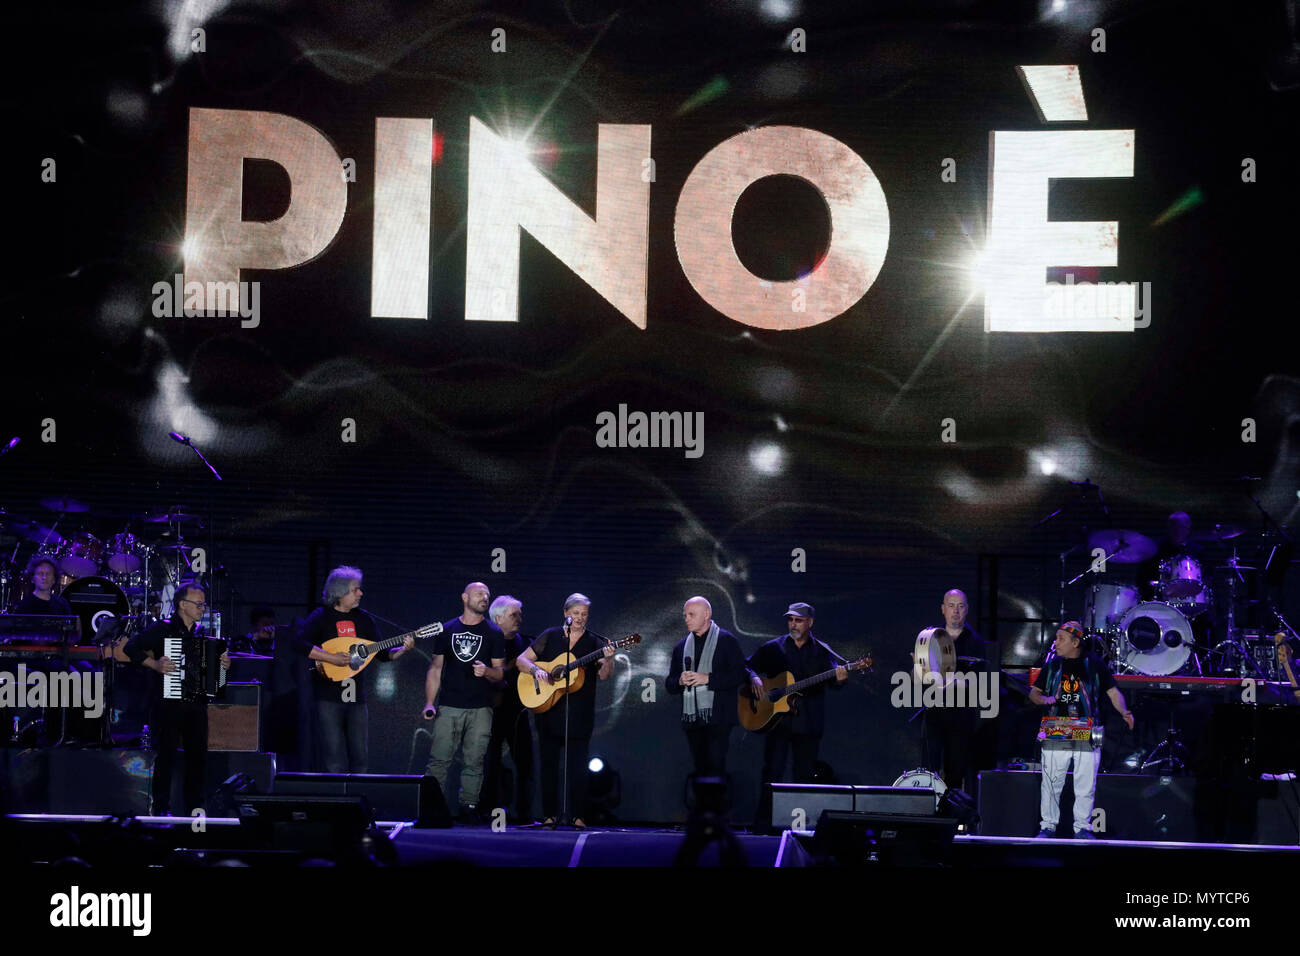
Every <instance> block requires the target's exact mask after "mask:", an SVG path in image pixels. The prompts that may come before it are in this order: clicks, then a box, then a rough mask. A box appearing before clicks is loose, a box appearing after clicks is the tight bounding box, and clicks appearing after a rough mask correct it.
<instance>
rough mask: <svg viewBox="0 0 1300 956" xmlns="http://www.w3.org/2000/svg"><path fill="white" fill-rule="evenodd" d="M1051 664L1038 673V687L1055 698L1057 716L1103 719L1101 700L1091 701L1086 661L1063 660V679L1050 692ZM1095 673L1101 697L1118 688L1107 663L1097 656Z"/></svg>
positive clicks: (1094, 661)
mask: <svg viewBox="0 0 1300 956" xmlns="http://www.w3.org/2000/svg"><path fill="white" fill-rule="evenodd" d="M1050 667H1051V665H1050V664H1049V665H1048V666H1046V667H1044V668H1043V669H1042V670H1041V671H1039V672H1038V677H1037V678H1036V679H1035V680H1034V686H1035V687H1037V688H1038V689H1039V690H1040V691H1042V693H1044V694H1046V695H1047V696H1048V697H1055V698H1056V704H1055V705H1053V706H1052V707H1051V708H1050V712H1051V715H1052V716H1053V717H1087V716H1088V715H1093V716H1094V717H1100V716H1101V712H1100V707H1099V706H1098V705H1099V701H1096V700H1093V701H1089V700H1088V699H1087V695H1088V686H1087V680H1086V679H1085V678H1086V671H1085V668H1084V658H1083V657H1074V658H1063V659H1062V660H1061V679H1060V680H1059V681H1058V682H1057V686H1056V687H1054V688H1052V689H1050V690H1049V689H1048V687H1047V672H1048V670H1049V669H1050ZM1092 672H1093V673H1094V674H1096V675H1097V696H1098V697H1101V696H1103V695H1104V694H1105V693H1106V692H1107V691H1108V690H1110V689H1111V688H1112V687H1114V686H1115V678H1114V676H1113V675H1112V674H1111V672H1110V668H1109V667H1107V666H1106V663H1105V662H1104V661H1102V660H1100V659H1099V658H1097V657H1093V658H1092Z"/></svg>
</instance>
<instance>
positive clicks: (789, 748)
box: [749, 602, 849, 830]
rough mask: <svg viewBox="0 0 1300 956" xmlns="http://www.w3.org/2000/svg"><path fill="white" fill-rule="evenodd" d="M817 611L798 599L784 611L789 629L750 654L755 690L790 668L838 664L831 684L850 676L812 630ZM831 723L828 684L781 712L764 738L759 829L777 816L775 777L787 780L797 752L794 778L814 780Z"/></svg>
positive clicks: (799, 676) (799, 670)
mask: <svg viewBox="0 0 1300 956" xmlns="http://www.w3.org/2000/svg"><path fill="white" fill-rule="evenodd" d="M813 620H814V613H813V607H812V605H811V604H805V603H803V602H796V603H794V604H791V605H790V607H789V608H788V609H787V610H786V612H785V621H786V626H787V627H788V628H789V634H787V635H786V636H784V637H778V638H776V639H775V640H772V641H768V642H767V643H766V644H764V645H762V646H761V647H760V648H759V649H758V650H757V651H755V652H754V655H753V656H752V657H751V658H750V659H749V669H750V670H751V671H753V672H754V674H755V675H757V676H756V677H754V678H752V681H753V685H754V692H755V694H759V693H762V690H763V687H762V680H761V679H762V678H770V677H777V676H779V675H781V674H784V673H785V672H786V671H789V672H790V673H791V674H792V675H794V679H795V680H796V681H801V680H804V679H806V678H809V677H813V676H814V675H816V674H818V673H820V672H823V671H827V670H830V669H831V668H834V670H835V680H834V681H833V682H830V686H831V687H832V688H835V689H837V690H838V689H839V688H841V687H843V686H844V682H845V681H846V680H848V679H849V671H848V668H846V667H844V666H843V664H844V659H843V658H842V657H840V656H839V655H838V654H836V653H835V652H834V651H833V650H831V649H830V647H829V646H828V645H826V644H825V643H823V642H822V641H819V640H818V639H817V638H816V637H814V636H813V633H812V628H813ZM825 727H826V684H816V685H813V686H812V687H811V688H810V689H809V690H808V691H807V692H806V693H805V694H804V695H803V697H802V698H801V699H800V700H799V705H798V709H797V710H796V711H795V712H794V713H793V714H790V715H788V716H785V717H782V718H781V720H780V721H778V722H777V723H776V724H775V725H774V726H773V727H772V729H771V730H769V731H768V733H767V740H765V741H764V743H763V777H762V783H761V788H762V789H761V790H760V792H759V799H758V818H757V820H756V821H755V824H756V829H759V830H767V829H768V828H769V827H770V826H771V822H772V789H771V787H769V786H768V784H770V783H776V782H781V781H785V780H787V779H788V778H787V777H786V776H785V768H786V765H787V763H788V762H789V760H790V757H791V753H792V752H793V756H794V782H795V783H811V782H812V779H813V766H814V765H815V764H816V763H817V751H818V749H819V748H820V746H821V741H822V732H823V731H824V730H825Z"/></svg>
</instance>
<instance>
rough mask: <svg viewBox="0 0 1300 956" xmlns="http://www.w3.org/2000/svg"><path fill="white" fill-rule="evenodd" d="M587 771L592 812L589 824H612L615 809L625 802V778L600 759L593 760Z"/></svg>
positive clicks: (589, 802) (594, 758)
mask: <svg viewBox="0 0 1300 956" xmlns="http://www.w3.org/2000/svg"><path fill="white" fill-rule="evenodd" d="M587 770H588V774H587V804H588V806H589V807H590V810H591V814H590V816H589V817H588V818H587V822H588V823H593V824H595V825H597V826H600V825H603V824H609V823H612V822H613V821H614V813H613V810H614V808H615V807H617V806H618V805H619V804H620V803H622V802H623V778H622V777H621V776H620V775H619V773H618V771H616V770H611V769H610V768H609V767H607V766H606V765H605V762H604V761H603V760H601V759H600V758H599V757H592V758H591V761H590V762H589V763H588V764H587Z"/></svg>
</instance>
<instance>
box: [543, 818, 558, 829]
mask: <svg viewBox="0 0 1300 956" xmlns="http://www.w3.org/2000/svg"><path fill="white" fill-rule="evenodd" d="M542 826H544V827H546V829H548V830H554V829H555V817H547V818H546V819H545V820H543V821H542Z"/></svg>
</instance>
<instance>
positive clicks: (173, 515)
mask: <svg viewBox="0 0 1300 956" xmlns="http://www.w3.org/2000/svg"><path fill="white" fill-rule="evenodd" d="M136 518H137V519H139V520H140V521H143V522H144V523H145V524H183V523H185V522H187V521H199V520H200V518H199V516H198V515H196V514H188V513H186V512H184V511H169V512H167V513H166V514H159V515H147V514H146V515H136Z"/></svg>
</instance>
